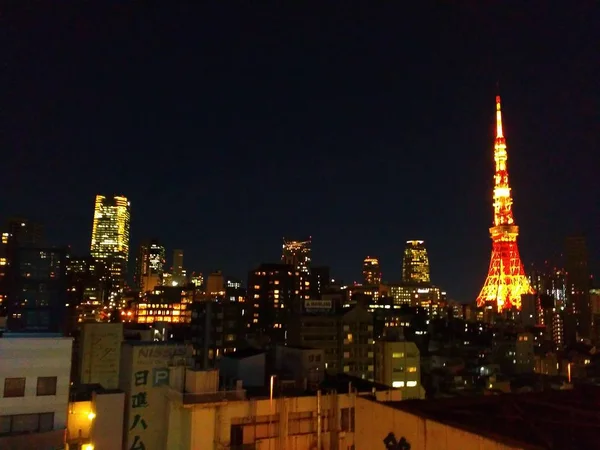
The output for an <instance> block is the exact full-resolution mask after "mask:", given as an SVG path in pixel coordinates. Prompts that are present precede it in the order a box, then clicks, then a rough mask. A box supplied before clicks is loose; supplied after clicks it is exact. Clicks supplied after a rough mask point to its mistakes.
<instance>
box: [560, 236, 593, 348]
mask: <svg viewBox="0 0 600 450" xmlns="http://www.w3.org/2000/svg"><path fill="white" fill-rule="evenodd" d="M565 269H566V272H567V304H568V305H567V306H568V311H569V312H570V313H572V314H573V315H574V317H575V320H576V324H577V325H576V327H577V328H576V329H577V335H578V336H579V337H580V338H589V337H590V336H591V328H592V311H591V305H590V288H591V283H590V272H589V268H588V250H587V244H586V240H585V237H583V236H571V237H568V238H567V239H566V242H565Z"/></svg>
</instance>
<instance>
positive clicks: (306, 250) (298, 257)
mask: <svg viewBox="0 0 600 450" xmlns="http://www.w3.org/2000/svg"><path fill="white" fill-rule="evenodd" d="M310 246H311V238H310V237H309V238H308V240H306V241H291V240H288V239H286V238H283V249H282V252H281V262H282V263H284V264H289V265H292V266H294V267H295V268H296V270H299V271H300V272H304V273H308V269H309V267H310Z"/></svg>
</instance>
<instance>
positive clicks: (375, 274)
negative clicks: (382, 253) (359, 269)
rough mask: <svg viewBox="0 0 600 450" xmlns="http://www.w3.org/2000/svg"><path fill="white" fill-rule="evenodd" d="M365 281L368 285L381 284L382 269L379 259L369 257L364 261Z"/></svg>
mask: <svg viewBox="0 0 600 450" xmlns="http://www.w3.org/2000/svg"><path fill="white" fill-rule="evenodd" d="M363 281H364V283H365V284H366V285H378V284H381V268H380V267H379V260H378V259H377V258H371V257H370V256H367V257H366V258H365V260H364V261H363Z"/></svg>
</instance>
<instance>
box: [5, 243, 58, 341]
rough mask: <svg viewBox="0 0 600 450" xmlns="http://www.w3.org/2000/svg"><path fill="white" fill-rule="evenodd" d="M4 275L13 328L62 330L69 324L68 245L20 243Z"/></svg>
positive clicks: (46, 330) (8, 313)
mask: <svg viewBox="0 0 600 450" xmlns="http://www.w3.org/2000/svg"><path fill="white" fill-rule="evenodd" d="M11 253H12V254H11V258H10V265H9V267H8V270H7V272H6V275H5V276H4V277H3V278H4V280H3V285H4V292H5V296H6V297H5V299H4V301H3V303H5V304H6V313H7V327H8V329H9V330H11V331H40V332H42V331H43V332H62V331H64V330H65V327H66V325H67V323H66V322H67V311H66V305H67V298H68V297H67V280H66V255H67V251H66V249H64V248H51V247H17V248H16V249H15V250H14V251H11Z"/></svg>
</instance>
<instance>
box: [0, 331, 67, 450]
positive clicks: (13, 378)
mask: <svg viewBox="0 0 600 450" xmlns="http://www.w3.org/2000/svg"><path fill="white" fill-rule="evenodd" d="M72 345H73V340H72V339H71V338H64V337H60V335H56V334H41V333H23V334H19V333H6V334H4V336H3V337H0V361H1V363H0V394H1V395H0V448H2V449H49V448H57V449H58V448H64V444H65V430H66V427H67V410H68V404H69V375H70V371H71V348H72Z"/></svg>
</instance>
